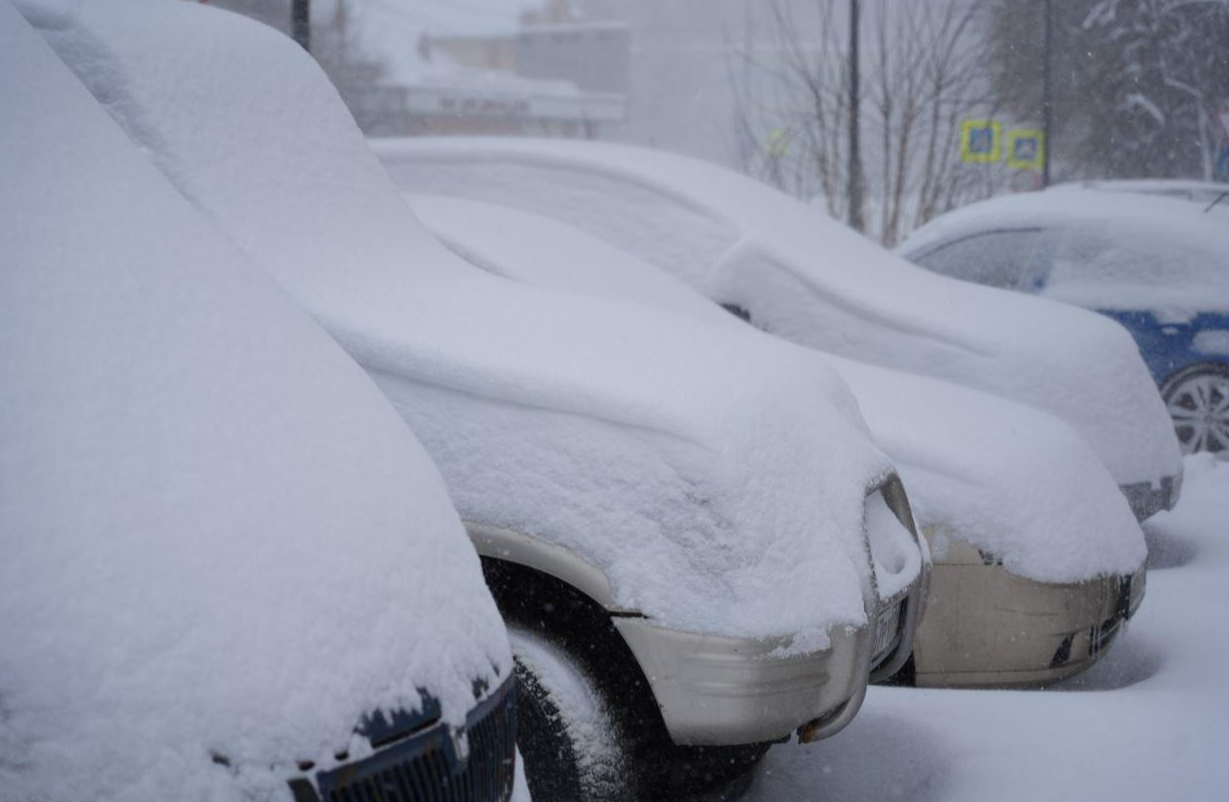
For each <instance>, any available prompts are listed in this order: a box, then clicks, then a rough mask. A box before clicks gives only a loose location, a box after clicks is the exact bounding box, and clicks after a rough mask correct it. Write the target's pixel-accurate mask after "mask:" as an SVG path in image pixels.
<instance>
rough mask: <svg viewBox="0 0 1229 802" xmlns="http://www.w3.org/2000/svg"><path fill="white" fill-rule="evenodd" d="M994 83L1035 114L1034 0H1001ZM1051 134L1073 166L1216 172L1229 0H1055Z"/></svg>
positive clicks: (1227, 76)
mask: <svg viewBox="0 0 1229 802" xmlns="http://www.w3.org/2000/svg"><path fill="white" fill-rule="evenodd" d="M993 5H994V8H993V9H992V13H991V18H992V23H991V26H990V32H991V39H992V44H993V48H992V52H991V62H990V63H991V65H992V72H993V77H994V84H995V88H996V89H997V90H998V92H999V94H1000V96H1001V97H1002V98H1003V101H1004V103H1005V104H1007V107H1008V108H1009V110H1010V111H1011V113H1012V115H1013V116H1014V117H1016V118H1017V119H1021V120H1031V119H1037V118H1038V117H1039V116H1040V113H1041V112H1040V103H1041V101H1040V96H1039V91H1040V69H1041V66H1040V64H1041V61H1040V47H1041V45H1040V38H1039V31H1040V24H1041V17H1040V13H1041V4H1040V2H1039V0H1010V2H1008V0H994V3H993ZM1054 60H1055V73H1056V74H1057V75H1059V76H1062V79H1061V80H1060V81H1057V82H1056V84H1055V87H1054V95H1055V108H1054V115H1055V119H1054V128H1055V130H1054V142H1053V143H1052V149H1051V150H1052V155H1053V156H1054V158H1055V161H1056V165H1055V166H1056V168H1058V169H1059V170H1060V171H1061V172H1062V173H1063V174H1064V175H1065V176H1066V177H1098V176H1107V175H1108V176H1111V177H1127V176H1189V177H1199V178H1204V179H1210V178H1211V177H1212V173H1213V162H1214V159H1215V155H1216V149H1217V147H1218V145H1219V143H1220V141H1221V134H1220V132H1219V130H1218V125H1217V122H1216V119H1215V112H1216V110H1217V109H1218V108H1221V107H1223V106H1225V105H1229V0H1065V2H1062V3H1055V19H1054Z"/></svg>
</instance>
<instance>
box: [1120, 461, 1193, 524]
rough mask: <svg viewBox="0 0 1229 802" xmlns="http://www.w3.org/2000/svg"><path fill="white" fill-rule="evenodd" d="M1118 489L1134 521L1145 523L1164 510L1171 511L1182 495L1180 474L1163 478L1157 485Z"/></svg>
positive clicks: (1121, 487)
mask: <svg viewBox="0 0 1229 802" xmlns="http://www.w3.org/2000/svg"><path fill="white" fill-rule="evenodd" d="M1118 489H1119V490H1121V491H1122V494H1123V495H1124V496H1126V497H1127V503H1128V504H1130V505H1131V512H1133V513H1135V520H1137V521H1145V520H1147V519H1148V518H1151V517H1152V516H1153V515H1156V514H1157V513H1158V512H1162V511H1164V510H1172V509H1173V508H1174V506H1175V505H1177V503H1178V498H1179V497H1180V496H1181V495H1182V474H1180V473H1179V474H1176V475H1174V476H1165V477H1162V478H1161V482H1160V484H1159V485H1153V484H1152V483H1151V482H1137V483H1135V484H1130V485H1119V486H1118Z"/></svg>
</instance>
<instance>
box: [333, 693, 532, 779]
mask: <svg viewBox="0 0 1229 802" xmlns="http://www.w3.org/2000/svg"><path fill="white" fill-rule="evenodd" d="M465 731H466V733H467V734H468V736H469V750H468V752H469V754H468V758H462V757H461V756H460V755H458V754H457V750H456V748H455V746H454V744H453V739H452V734H451V732H450V731H449V730H448V728H447V727H446V726H444V725H442V724H439V725H436V726H434V727H431V728H430V729H427V730H424V731H422V732H417V733H413V734H412V735H410V736H409V737H407V738H405V739H403V740H400V741H397V742H395V743H392V744H390V745H388V746H386V747H383V748H381V749H379V750H377V751H376V753H375V754H373V755H371V756H370V757H367V758H365V759H363V760H360V761H357V762H355V763H352V764H349V765H345V766H342V767H340V768H338V769H335V770H334V771H331V772H326V773H321V774H318V775H317V776H316V782H317V784H318V786H319V788H320V799H322V800H323V802H504V801H505V800H507V799H509V798H510V797H511V795H512V778H513V774H514V771H513V769H514V766H515V760H516V752H515V748H516V693H515V690H514V684H513V680H512V678H509V679H508V680H507V681H506V682H504V684H503V685H502V686H500V688H499V690H497V691H496V692H495V693H493V694H492V695H491V696H490V697H489V698H487V699H486V700H484V701H483V702H482V704H480V705H478V707H476V708H475V709H474V711H473V712H472V713H470V715H469V718H468V721H467V723H466V727H465Z"/></svg>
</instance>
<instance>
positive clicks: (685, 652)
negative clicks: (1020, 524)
mask: <svg viewBox="0 0 1229 802" xmlns="http://www.w3.org/2000/svg"><path fill="white" fill-rule="evenodd" d="M928 579H929V568H928V567H927V568H926V569H925V570H924V571H923V572H922V574H921V575H920V576H919V577H918V578H917V579H916V580H915V581H914V582H913V584H912V585H911V586H910V587H909V588H907V589H906V591H905V592H903V593H902V594H899V595H897V596H896V597H894V598H893V599H890V600H888V601H885V602H883V603H882V604H881V605H880V606H879V611H888V610H899V617H898V619H897V620H898V621H899V625H898V628H897V631H896V634H895V635H892V636H889V637H887V638H884V637H883V636H882V635H879V634H878V633H877V632H875V631H872V629H871V628H870V627H866V626H862V627H857V628H853V627H835V628H833V629H832V630H830V631H829V633H828V634H829V640H830V644H829V646H828V648H826V649H823V650H820V651H814V652H808V653H804V654H792V653H790V649H789V646H790V639H789V638H769V639H762V640H759V639H750V638H745V639H744V638H726V637H720V636H716V635H700V634H695V633H689V632H680V631H677V630H671V629H664V628H661V627H657V626H654V625H653V623H652V622H651V621H650V620H649V619H646V618H638V617H630V616H628V617H616V618H614V619H613V620H614V624H615V627H616V628H617V629H618V630H619V632H620V634H622V636H623V638H624V640H625V641H627V644H628V646H629V647H630V648H631V650H632V653H633V654H634V655H635V656H636V659H637V661H638V662H639V663H640V666H641V668H642V670H643V671H644V674H645V676H646V677H647V678H648V680H649V685H650V687H651V688H652V690H653V695H654V697H655V698H656V700H657V704H658V707H659V708H660V709H661V713H662V718H663V720H664V721H665V724H666V729H667V730H668V731H669V733H670V737H671V739H672V740H674V742H675V743H677V744H680V745H697V746H699V745H709V746H732V745H737V744H750V743H765V742H770V741H779V740H782V739H785V738H787V737H789V736H790V735H792V734H794V733H795V732H797V733H798V735H799V738H800V739H801V740H803V741H816V740H819V739H821V738H827V737H829V736H831V735H835V734H836V733H837V732H838V731H840V730H841V729H843V728H844V727H845V725H846V724H848V723H849V721H851V720H852V719H853V717H854V715H855V714H856V713H857V712H858V709H859V708H860V707H861V705H862V700H863V697H864V696H865V694H866V685H867V682H868V680H869V679H871V678H879V676H881V675H882V676H888V675H890V674H892V673H895V672H896V671H897V670H898V669H899V667H900V666H901V665H902V664H903V663H904V662H905V661H906V660H907V659H908V656H909V654H910V653H911V651H912V650H913V642H914V632H915V631H916V629H917V626H918V623H919V621H920V618H921V612H922V604H923V599H924V598H925V595H926V587H927V581H928ZM877 612H878V611H877ZM868 618H869V620H871V621H877V620H878V619H879V618H880V616H879V615H872V616H869V617H868ZM883 618H884V619H885V620H890V619H891V616H890V615H888V614H886V613H885V615H884V616H883ZM876 641H879V643H880V646H881V648H882V649H883V651H882V652H881V653H880V654H878V655H876V654H875V645H876ZM885 644H886V646H885Z"/></svg>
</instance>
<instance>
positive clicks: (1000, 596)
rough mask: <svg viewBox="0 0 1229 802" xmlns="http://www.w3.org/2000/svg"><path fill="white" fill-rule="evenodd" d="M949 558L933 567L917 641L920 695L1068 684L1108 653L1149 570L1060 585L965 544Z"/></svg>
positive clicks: (953, 547)
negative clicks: (1020, 572) (1013, 569)
mask: <svg viewBox="0 0 1229 802" xmlns="http://www.w3.org/2000/svg"><path fill="white" fill-rule="evenodd" d="M928 534H929V533H928ZM947 552H948V553H947V554H946V556H945V557H944V559H943V560H937V561H936V562H935V564H934V568H933V572H932V576H931V585H930V597H929V598H928V599H927V603H926V613H925V615H924V616H923V618H922V622H921V624H920V625H919V627H918V631H917V637H916V639H915V641H914V652H913V657H914V670H915V681H916V683H917V685H918V686H920V687H954V688H976V687H1029V686H1033V687H1035V686H1041V685H1047V684H1049V683H1052V682H1057V681H1059V680H1062V679H1066V678H1067V677H1071V676H1073V675H1075V674H1078V673H1080V672H1081V671H1084V670H1085V669H1087V668H1089V667H1091V666H1092V665H1093V664H1094V663H1096V661H1097V660H1098V659H1099V658H1100V657H1101V656H1102V655H1103V654H1105V652H1106V650H1107V649H1108V648H1109V646H1110V644H1111V643H1112V642H1113V640H1114V639H1115V637H1116V636H1117V635H1118V634H1119V633H1120V632H1121V630H1122V627H1123V625H1124V624H1125V622H1126V621H1127V620H1128V619H1129V618H1130V617H1131V616H1132V615H1134V614H1135V611H1136V610H1138V609H1139V605H1140V603H1141V602H1142V601H1143V597H1144V590H1145V583H1146V573H1145V569H1144V568H1142V567H1141V568H1140V569H1139V570H1138V571H1136V572H1135V573H1134V574H1132V575H1129V576H1106V577H1101V578H1098V579H1092V580H1089V581H1086V582H1078V583H1064V584H1055V583H1047V582H1037V581H1034V580H1030V579H1024V578H1022V577H1019V576H1016V575H1014V574H1010V573H1008V572H1007V571H1006V570H1004V568H1003V566H1002V565H1000V564H997V563H995V562H994V561H992V560H987V559H985V558H983V556H982V555H981V554H980V552H978V551H977V549H975V548H973V547H971V546H968V545H967V544H963V543H960V542H958V541H957V542H955V543H953V544H952V545H951V547H949V548H948V549H947Z"/></svg>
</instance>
